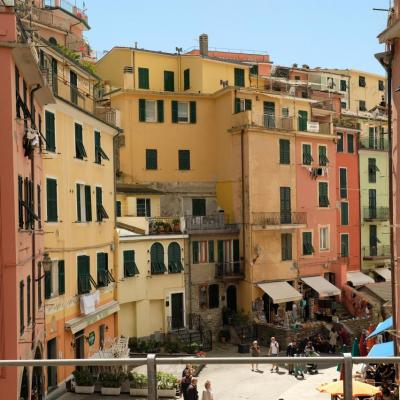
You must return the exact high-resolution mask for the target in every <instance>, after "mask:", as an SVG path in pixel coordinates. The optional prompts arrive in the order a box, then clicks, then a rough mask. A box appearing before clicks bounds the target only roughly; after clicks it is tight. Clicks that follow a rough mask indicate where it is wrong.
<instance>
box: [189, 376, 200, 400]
mask: <svg viewBox="0 0 400 400" xmlns="http://www.w3.org/2000/svg"><path fill="white" fill-rule="evenodd" d="M186 400H199V392H198V391H197V379H196V378H192V382H191V383H190V385H189V387H188V388H187V390H186Z"/></svg>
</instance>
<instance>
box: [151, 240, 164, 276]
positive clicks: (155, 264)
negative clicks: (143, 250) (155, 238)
mask: <svg viewBox="0 0 400 400" xmlns="http://www.w3.org/2000/svg"><path fill="white" fill-rule="evenodd" d="M150 260H151V273H152V274H163V273H164V272H166V270H167V269H166V267H165V264H164V247H163V246H162V244H161V243H154V244H153V245H152V246H151V249H150Z"/></svg>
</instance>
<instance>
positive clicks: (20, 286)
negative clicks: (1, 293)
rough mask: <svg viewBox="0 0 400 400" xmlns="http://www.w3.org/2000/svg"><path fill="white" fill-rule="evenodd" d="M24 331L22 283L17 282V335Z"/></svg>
mask: <svg viewBox="0 0 400 400" xmlns="http://www.w3.org/2000/svg"><path fill="white" fill-rule="evenodd" d="M24 330H25V305H24V281H20V282H19V333H20V334H21V335H22V334H23V333H24Z"/></svg>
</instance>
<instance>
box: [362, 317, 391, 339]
mask: <svg viewBox="0 0 400 400" xmlns="http://www.w3.org/2000/svg"><path fill="white" fill-rule="evenodd" d="M392 327H393V317H389V318H388V319H385V321H383V322H380V323H379V324H378V325H377V327H376V328H375V329H374V330H373V331H372V332H371V333H370V334H369V335H368V337H367V339H369V338H372V337H374V336H376V335H379V334H380V333H382V332H385V331H387V330H388V329H391V328H392Z"/></svg>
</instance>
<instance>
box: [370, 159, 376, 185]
mask: <svg viewBox="0 0 400 400" xmlns="http://www.w3.org/2000/svg"><path fill="white" fill-rule="evenodd" d="M376 170H377V167H376V159H375V158H368V182H369V183H376Z"/></svg>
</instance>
